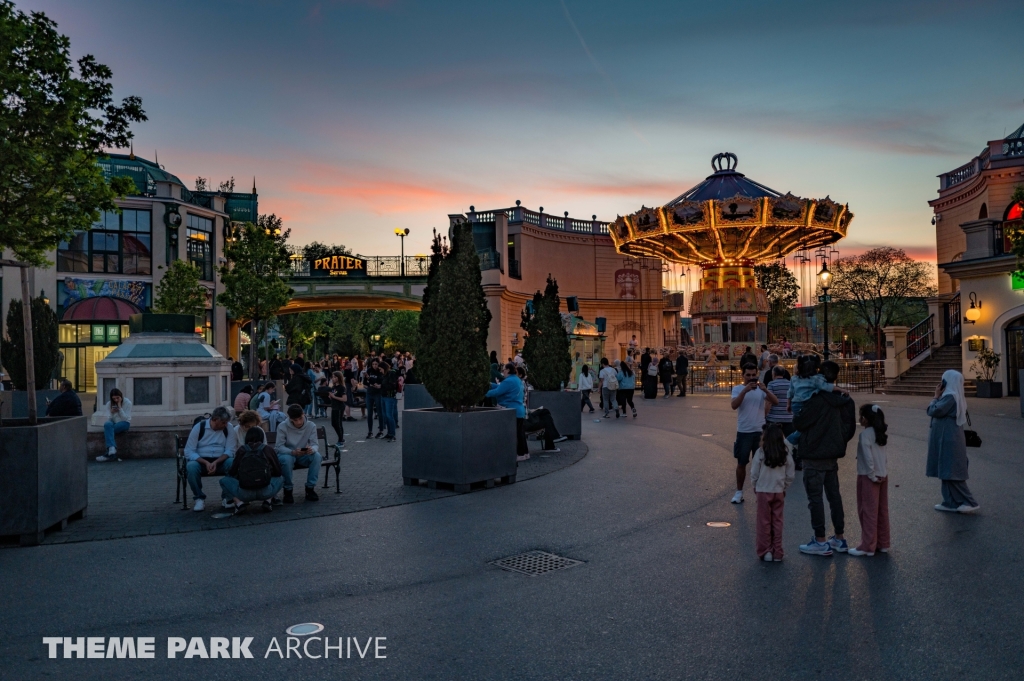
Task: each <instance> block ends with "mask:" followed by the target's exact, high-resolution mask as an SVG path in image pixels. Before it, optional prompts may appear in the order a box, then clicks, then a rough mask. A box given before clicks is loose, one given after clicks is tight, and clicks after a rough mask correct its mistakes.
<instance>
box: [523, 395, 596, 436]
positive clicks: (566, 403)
mask: <svg viewBox="0 0 1024 681" xmlns="http://www.w3.org/2000/svg"><path fill="white" fill-rule="evenodd" d="M528 394H529V397H528V399H529V402H530V403H529V405H527V406H529V408H530V409H540V408H541V407H547V408H548V410H549V411H550V412H551V418H552V419H553V420H554V422H555V427H556V428H558V432H559V433H560V434H561V435H565V436H566V437H568V438H569V439H570V440H579V439H580V436H581V435H583V410H582V409H581V408H580V406H581V401H582V399H583V398H582V397H580V391H579V390H531V391H530V392H529V393H528Z"/></svg>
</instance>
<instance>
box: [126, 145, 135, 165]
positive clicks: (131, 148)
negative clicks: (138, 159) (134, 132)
mask: <svg viewBox="0 0 1024 681" xmlns="http://www.w3.org/2000/svg"><path fill="white" fill-rule="evenodd" d="M128 144H129V146H128V158H129V159H130V160H132V161H134V160H135V142H134V141H132V142H129V143H128Z"/></svg>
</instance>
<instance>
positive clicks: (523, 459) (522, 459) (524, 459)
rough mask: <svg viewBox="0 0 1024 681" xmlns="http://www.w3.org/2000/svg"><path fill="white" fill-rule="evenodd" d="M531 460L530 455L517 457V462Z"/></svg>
mask: <svg viewBox="0 0 1024 681" xmlns="http://www.w3.org/2000/svg"><path fill="white" fill-rule="evenodd" d="M529 460H530V455H529V454H523V455H522V456H517V457H516V461H529Z"/></svg>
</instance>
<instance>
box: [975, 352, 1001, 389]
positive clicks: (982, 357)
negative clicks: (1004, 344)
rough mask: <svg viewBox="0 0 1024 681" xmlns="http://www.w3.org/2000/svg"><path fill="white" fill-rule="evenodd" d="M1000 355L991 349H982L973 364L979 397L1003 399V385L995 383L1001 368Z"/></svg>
mask: <svg viewBox="0 0 1024 681" xmlns="http://www.w3.org/2000/svg"><path fill="white" fill-rule="evenodd" d="M999 359H1000V355H999V353H998V352H995V351H994V350H992V349H991V348H982V349H981V350H979V351H978V355H977V356H976V357H975V359H974V361H973V362H972V363H971V371H973V372H974V375H975V376H976V377H977V380H976V385H977V389H978V392H977V395H978V397H1002V396H1003V384H1002V383H998V382H996V381H993V380H992V379H993V378H994V377H995V373H996V369H997V368H998V367H999Z"/></svg>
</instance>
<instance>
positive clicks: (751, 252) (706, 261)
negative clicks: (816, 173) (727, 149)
mask: <svg viewBox="0 0 1024 681" xmlns="http://www.w3.org/2000/svg"><path fill="white" fill-rule="evenodd" d="M736 165H737V157H736V154H732V153H724V154H716V155H715V157H714V158H713V159H712V160H711V167H712V168H713V169H714V171H715V172H714V173H713V174H712V175H709V176H708V177H707V179H705V180H704V181H703V182H701V183H700V184H698V185H697V186H696V187H694V188H692V189H690V190H689V191H687V192H685V193H683V194H682V195H681V196H679V197H678V198H676V199H674V200H672V201H670V202H669V203H667V204H665V205H664V206H662V207H661V208H647V207H646V206H644V207H642V208H641V209H640V210H639V211H637V212H636V213H633V214H632V215H627V216H626V217H619V218H618V219H617V220H616V221H615V223H614V224H613V225H611V229H610V230H609V233H610V234H611V237H612V241H614V243H615V247H616V249H618V251H619V252H620V253H625V254H629V255H637V256H652V257H657V258H661V259H663V260H667V261H669V262H677V263H686V264H696V265H702V266H704V267H714V266H718V265H723V264H729V265H732V264H752V263H756V262H759V261H764V260H774V259H777V258H782V257H785V256H786V255H788V254H789V253H792V252H793V251H799V250H804V249H813V248H817V247H819V246H824V245H827V244H831V243H835V242H836V241H839V240H840V239H842V238H843V237H844V236H846V231H847V229H848V228H849V226H850V221H852V220H853V213H851V212H850V210H849V206H844V205H840V204H838V203H836V202H835V201H833V200H832V199H830V198H829V197H827V196H826V197H825V198H824V199H804V198H800V197H799V196H794V195H792V194H789V193H787V194H785V195H783V194H780V193H779V192H777V191H775V190H774V189H770V188H768V187H766V186H764V185H763V184H760V183H758V182H754V181H753V180H751V179H749V178H747V177H746V176H745V175H743V173H740V172H737V170H736Z"/></svg>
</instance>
